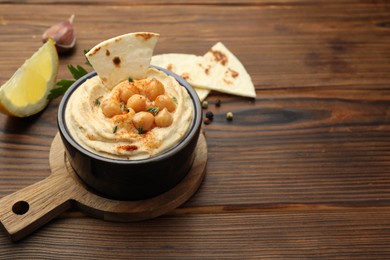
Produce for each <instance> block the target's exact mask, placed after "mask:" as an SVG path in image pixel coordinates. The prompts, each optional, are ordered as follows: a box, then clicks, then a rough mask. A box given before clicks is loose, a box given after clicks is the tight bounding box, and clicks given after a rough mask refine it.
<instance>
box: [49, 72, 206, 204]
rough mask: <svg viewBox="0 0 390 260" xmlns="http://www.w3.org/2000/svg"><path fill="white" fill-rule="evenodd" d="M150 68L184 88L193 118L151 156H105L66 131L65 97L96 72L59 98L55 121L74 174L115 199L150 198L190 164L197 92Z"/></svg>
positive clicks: (198, 108) (177, 179)
mask: <svg viewBox="0 0 390 260" xmlns="http://www.w3.org/2000/svg"><path fill="white" fill-rule="evenodd" d="M153 67H154V66H153ZM154 68H156V69H158V70H161V71H163V72H165V73H166V74H168V75H170V76H172V77H174V78H175V79H176V80H177V81H178V82H179V84H180V85H181V86H183V87H184V88H185V89H186V90H187V92H188V93H189V95H190V97H191V100H192V103H193V106H194V119H193V121H192V123H191V126H190V129H189V131H188V132H187V134H186V136H185V137H184V138H183V139H182V140H181V141H180V142H179V143H178V144H177V145H175V146H174V147H172V148H171V149H169V150H168V151H165V152H163V153H161V154H160V155H157V156H155V157H152V158H148V159H142V160H134V161H131V160H130V161H127V160H118V159H111V158H107V157H104V156H101V155H98V154H95V153H92V152H90V151H88V150H86V149H85V148H83V147H82V146H81V145H79V144H78V143H77V142H76V141H75V139H73V138H72V136H71V135H70V133H69V130H68V128H67V126H66V122H65V110H66V105H67V103H68V100H69V97H70V96H71V95H72V94H73V92H74V91H75V90H76V89H77V88H78V87H79V86H80V85H81V84H82V83H84V82H85V81H86V80H87V79H89V78H92V77H94V76H96V72H92V73H89V74H87V75H85V76H84V77H82V78H80V79H79V80H77V81H76V82H75V83H74V84H73V85H72V86H71V87H70V88H69V90H68V91H67V92H66V94H65V95H64V97H63V98H62V101H61V103H60V106H59V110H58V121H57V123H58V128H59V132H60V135H61V138H62V141H63V143H64V146H65V152H66V156H67V158H68V160H69V162H70V164H71V165H72V167H73V169H74V170H75V172H76V173H77V175H78V176H79V177H80V178H81V179H82V180H83V182H84V183H85V184H86V185H87V186H89V187H90V188H92V190H93V191H94V192H96V193H97V194H98V195H101V196H104V197H107V198H111V199H117V200H140V199H147V198H151V197H154V196H157V195H159V194H161V193H163V192H165V191H167V190H169V189H171V188H173V187H174V186H175V185H176V184H178V183H179V182H180V181H181V180H182V179H183V178H184V177H185V176H186V174H187V173H188V171H189V170H190V168H191V166H192V163H193V160H194V156H195V154H194V151H195V147H196V144H197V141H198V138H199V133H200V128H201V123H202V109H201V105H200V102H199V99H198V96H197V94H196V92H195V90H194V89H193V88H192V87H191V86H190V85H189V84H188V83H187V82H186V81H185V80H183V79H182V78H180V77H179V76H177V75H176V74H174V73H172V72H170V71H168V70H165V69H162V68H159V67H154Z"/></svg>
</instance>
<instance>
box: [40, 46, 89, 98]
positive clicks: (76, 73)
mask: <svg viewBox="0 0 390 260" xmlns="http://www.w3.org/2000/svg"><path fill="white" fill-rule="evenodd" d="M88 51H89V50H84V55H85V54H86V53H87V52H88ZM85 64H86V65H88V66H90V67H92V65H91V63H89V61H88V60H87V59H86V62H85ZM68 69H69V71H70V73H71V74H72V76H73V79H71V80H69V79H63V80H60V81H58V82H57V83H56V85H57V86H59V87H57V88H53V89H51V90H50V93H49V95H48V96H47V99H55V98H58V97H60V96H62V95H63V94H65V92H66V91H67V90H68V88H69V87H70V86H72V84H73V83H75V82H76V80H78V79H80V78H81V77H83V76H85V75H86V74H88V71H87V70H86V69H84V68H83V67H82V66H81V65H77V66H76V67H75V66H73V65H71V64H69V65H68Z"/></svg>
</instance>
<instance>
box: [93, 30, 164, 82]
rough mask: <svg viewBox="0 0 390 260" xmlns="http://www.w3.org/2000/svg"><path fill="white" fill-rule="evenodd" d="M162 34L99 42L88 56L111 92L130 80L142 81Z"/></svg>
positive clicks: (145, 33)
mask: <svg viewBox="0 0 390 260" xmlns="http://www.w3.org/2000/svg"><path fill="white" fill-rule="evenodd" d="M158 38H159V34H157V33H150V32H137V33H129V34H124V35H121V36H118V37H115V38H112V39H109V40H106V41H104V42H101V43H99V44H98V45H96V46H95V47H93V48H92V49H91V50H90V51H89V52H87V53H86V57H87V59H88V60H89V62H90V63H91V65H92V67H93V68H94V70H95V71H96V72H97V74H98V75H99V77H100V78H101V79H102V81H103V83H104V84H105V85H106V86H107V87H108V88H109V89H112V88H113V87H114V86H115V85H117V84H118V83H119V82H121V81H123V80H126V79H128V78H129V77H131V78H133V79H143V78H145V75H146V71H147V69H148V68H149V65H150V59H151V57H152V55H153V50H154V47H155V46H156V43H157V40H158Z"/></svg>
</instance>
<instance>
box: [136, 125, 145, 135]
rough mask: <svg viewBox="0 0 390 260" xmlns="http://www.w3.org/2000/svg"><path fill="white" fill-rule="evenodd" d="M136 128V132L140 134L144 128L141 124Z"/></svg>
mask: <svg viewBox="0 0 390 260" xmlns="http://www.w3.org/2000/svg"><path fill="white" fill-rule="evenodd" d="M137 130H138V134H142V133H143V131H144V130H143V129H142V126H140V127H138V129H137Z"/></svg>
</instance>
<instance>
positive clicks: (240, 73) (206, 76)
mask: <svg viewBox="0 0 390 260" xmlns="http://www.w3.org/2000/svg"><path fill="white" fill-rule="evenodd" d="M197 66H198V67H199V68H201V70H202V74H199V70H198V69H195V71H197V77H198V78H197V81H196V82H191V80H189V82H190V84H191V83H193V84H195V85H197V86H198V87H202V88H205V89H209V90H215V91H219V92H223V93H228V94H233V95H238V96H244V97H252V98H255V97H256V91H255V87H254V85H253V83H252V80H251V77H250V76H249V74H248V72H247V71H246V69H245V68H244V66H243V65H242V64H241V62H240V61H239V60H238V58H237V57H236V56H234V54H233V53H231V52H230V51H229V50H228V49H227V48H226V47H225V46H224V45H223V44H222V43H221V42H218V43H216V44H215V45H214V46H213V47H211V49H210V50H209V51H208V52H207V53H206V54H205V55H204V56H203V58H202V60H201V61H200V62H198V63H197Z"/></svg>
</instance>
